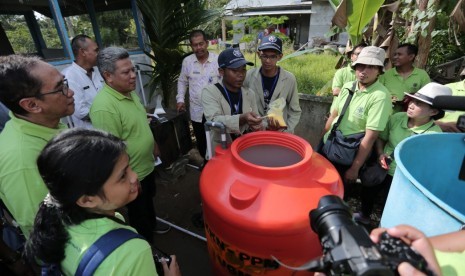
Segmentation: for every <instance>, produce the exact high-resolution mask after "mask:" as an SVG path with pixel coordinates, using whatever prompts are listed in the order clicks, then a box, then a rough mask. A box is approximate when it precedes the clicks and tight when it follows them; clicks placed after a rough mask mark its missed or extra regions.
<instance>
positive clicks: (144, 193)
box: [127, 171, 156, 243]
mask: <svg viewBox="0 0 465 276" xmlns="http://www.w3.org/2000/svg"><path fill="white" fill-rule="evenodd" d="M140 184H141V191H139V195H138V196H137V198H136V199H135V200H134V201H132V202H130V203H129V204H128V205H127V207H128V216H129V224H130V225H131V226H132V227H134V228H135V229H136V230H137V232H138V233H139V234H141V235H142V236H143V237H144V238H145V239H146V240H147V241H148V242H149V243H153V235H154V233H153V231H154V230H155V225H156V216H155V207H154V204H153V197H154V196H155V194H156V187H155V172H154V171H153V172H151V173H150V174H149V175H147V176H146V177H145V178H144V179H143V180H142V181H140Z"/></svg>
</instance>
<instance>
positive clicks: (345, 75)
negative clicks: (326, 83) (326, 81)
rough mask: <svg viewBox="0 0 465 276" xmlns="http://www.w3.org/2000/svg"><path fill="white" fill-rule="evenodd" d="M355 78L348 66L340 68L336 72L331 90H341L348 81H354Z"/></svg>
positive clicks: (353, 71) (353, 72)
mask: <svg viewBox="0 0 465 276" xmlns="http://www.w3.org/2000/svg"><path fill="white" fill-rule="evenodd" d="M355 79H356V78H355V70H354V69H352V67H351V66H350V64H349V65H348V66H346V67H344V68H340V69H338V70H337V71H336V73H335V74H334V78H333V86H332V88H333V89H334V88H341V87H342V86H344V84H346V83H347V82H349V81H354V80H355Z"/></svg>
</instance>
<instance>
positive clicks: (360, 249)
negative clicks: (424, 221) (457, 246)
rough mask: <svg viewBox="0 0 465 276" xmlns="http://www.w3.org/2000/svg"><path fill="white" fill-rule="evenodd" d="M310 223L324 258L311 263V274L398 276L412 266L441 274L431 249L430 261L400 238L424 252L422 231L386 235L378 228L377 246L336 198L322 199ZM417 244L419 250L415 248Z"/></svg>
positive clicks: (312, 214) (430, 272)
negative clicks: (318, 240) (407, 240)
mask: <svg viewBox="0 0 465 276" xmlns="http://www.w3.org/2000/svg"><path fill="white" fill-rule="evenodd" d="M310 221H311V227H312V229H313V231H315V232H316V233H317V234H318V237H319V239H320V242H321V245H322V247H323V256H322V258H321V259H319V260H315V261H313V262H310V263H311V264H312V266H311V267H309V270H310V271H319V272H324V273H326V274H327V275H396V274H398V273H397V272H399V273H401V272H402V270H405V269H411V268H412V267H414V268H415V269H417V270H418V271H421V272H422V273H424V274H425V275H435V273H438V271H439V270H438V266H437V262H436V261H435V259H434V253H432V249H431V250H430V251H431V252H429V253H427V254H425V255H426V259H427V260H428V262H427V261H426V260H425V258H423V256H421V255H420V254H418V253H417V252H416V251H414V250H413V249H412V248H411V247H410V246H409V245H408V244H407V243H405V242H404V241H403V240H402V239H400V237H407V238H408V239H409V241H412V247H413V248H417V249H418V250H421V252H425V251H424V250H423V247H421V245H422V244H424V241H423V240H426V241H427V239H426V238H425V237H424V235H423V234H422V233H421V232H420V231H417V232H413V231H412V230H407V229H408V227H406V228H401V229H400V230H399V229H395V228H393V229H388V231H387V232H386V231H385V229H379V230H376V231H375V232H373V233H372V237H373V240H374V241H375V242H377V243H375V242H373V241H372V239H370V236H369V235H368V233H367V231H366V230H365V228H364V227H362V226H359V225H357V224H356V223H355V222H354V221H353V220H352V214H351V212H350V209H349V207H348V206H347V205H346V204H345V203H344V202H343V201H342V200H341V199H340V198H339V197H337V196H333V195H328V196H324V197H322V198H321V199H320V201H319V203H318V208H316V209H314V210H312V211H310ZM412 229H413V228H412ZM382 232H383V233H382ZM419 233H420V234H421V235H420V234H419ZM380 234H381V235H380ZM419 237H423V239H422V238H419ZM418 244H420V247H416V246H417V245H418ZM423 246H424V247H426V246H427V245H423ZM429 248H431V247H429ZM431 255H432V256H433V258H431ZM409 264H410V265H409ZM428 265H430V266H428ZM431 268H433V270H434V272H435V273H433V271H431V270H430V269H431Z"/></svg>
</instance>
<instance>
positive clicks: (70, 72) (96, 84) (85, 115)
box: [62, 62, 104, 128]
mask: <svg viewBox="0 0 465 276" xmlns="http://www.w3.org/2000/svg"><path fill="white" fill-rule="evenodd" d="M86 73H87V72H86V70H85V69H84V68H82V67H81V66H79V65H77V64H76V63H75V62H73V64H71V65H70V66H69V67H67V68H65V69H64V70H63V71H62V74H63V75H64V76H65V78H66V79H67V80H68V84H69V87H70V88H71V89H72V90H73V91H74V114H73V115H71V118H72V120H73V123H74V127H85V128H92V124H91V123H90V119H89V110H90V106H91V105H92V102H93V101H94V98H95V96H96V95H97V92H98V91H99V90H100V89H101V88H102V87H103V84H104V80H103V78H102V76H101V75H100V72H99V71H98V68H97V67H96V66H94V71H93V72H92V79H91V78H89V77H88V76H87V74H86Z"/></svg>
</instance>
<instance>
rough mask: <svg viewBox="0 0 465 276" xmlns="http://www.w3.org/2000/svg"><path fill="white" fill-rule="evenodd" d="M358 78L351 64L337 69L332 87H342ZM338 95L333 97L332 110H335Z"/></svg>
mask: <svg viewBox="0 0 465 276" xmlns="http://www.w3.org/2000/svg"><path fill="white" fill-rule="evenodd" d="M356 79H357V78H356V77H355V70H354V69H352V67H351V66H350V64H349V65H348V66H346V67H344V68H340V69H339V70H337V71H336V73H335V74H334V78H333V86H332V89H334V88H342V86H344V84H346V83H347V82H353V81H355V80H356ZM336 98H337V96H334V97H333V103H332V104H331V107H330V108H329V110H330V111H332V110H334V107H335V102H336Z"/></svg>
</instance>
